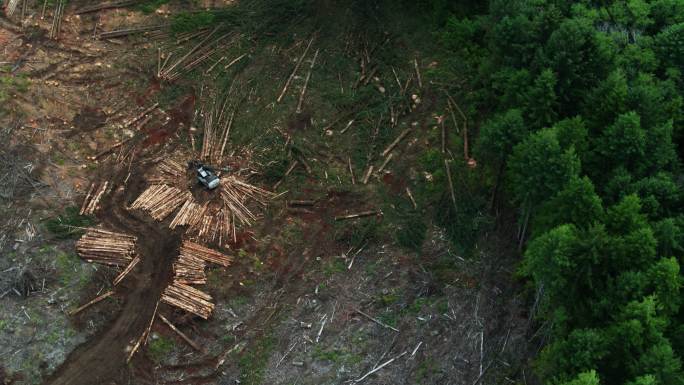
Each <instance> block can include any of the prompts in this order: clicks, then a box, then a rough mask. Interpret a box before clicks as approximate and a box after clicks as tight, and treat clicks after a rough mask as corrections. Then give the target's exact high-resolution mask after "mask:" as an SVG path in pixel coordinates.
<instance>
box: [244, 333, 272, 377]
mask: <svg viewBox="0 0 684 385" xmlns="http://www.w3.org/2000/svg"><path fill="white" fill-rule="evenodd" d="M275 343H276V339H275V337H273V336H271V335H265V336H262V337H260V338H259V339H258V340H257V341H256V342H255V343H254V344H253V345H251V346H248V348H247V349H246V350H245V351H244V352H243V353H242V357H240V359H239V361H238V366H239V368H240V383H241V384H246V385H259V384H261V383H262V381H263V378H264V374H265V373H266V364H267V363H268V359H269V357H270V356H271V352H272V351H273V349H274V348H275Z"/></svg>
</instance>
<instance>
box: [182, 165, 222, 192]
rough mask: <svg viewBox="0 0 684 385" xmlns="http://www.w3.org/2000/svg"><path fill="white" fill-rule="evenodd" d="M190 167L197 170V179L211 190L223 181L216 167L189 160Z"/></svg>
mask: <svg viewBox="0 0 684 385" xmlns="http://www.w3.org/2000/svg"><path fill="white" fill-rule="evenodd" d="M188 167H189V168H191V169H194V170H195V171H197V180H198V181H199V182H200V183H201V184H202V185H203V186H204V187H206V188H207V189H209V190H213V189H215V188H216V187H218V185H219V183H220V182H221V180H220V179H219V177H218V176H217V175H216V172H214V169H213V168H211V167H209V166H207V165H205V164H202V163H200V162H198V161H193V162H188Z"/></svg>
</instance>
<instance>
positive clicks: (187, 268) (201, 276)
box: [173, 248, 207, 285]
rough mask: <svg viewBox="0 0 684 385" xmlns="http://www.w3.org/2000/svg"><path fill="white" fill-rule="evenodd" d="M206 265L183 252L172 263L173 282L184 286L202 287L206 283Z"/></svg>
mask: <svg viewBox="0 0 684 385" xmlns="http://www.w3.org/2000/svg"><path fill="white" fill-rule="evenodd" d="M205 267H206V263H205V262H204V260H203V259H200V258H198V257H196V256H195V255H193V254H192V253H187V252H185V253H184V252H183V249H182V248H181V253H180V255H179V256H178V259H177V260H176V262H174V263H173V273H174V275H175V281H176V282H179V283H183V284H186V285H204V284H206V283H207V275H206V273H205V272H204V268H205Z"/></svg>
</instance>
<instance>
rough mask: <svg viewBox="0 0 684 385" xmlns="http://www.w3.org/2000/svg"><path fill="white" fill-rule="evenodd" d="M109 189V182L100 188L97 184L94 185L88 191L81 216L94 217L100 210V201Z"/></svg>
mask: <svg viewBox="0 0 684 385" xmlns="http://www.w3.org/2000/svg"><path fill="white" fill-rule="evenodd" d="M107 187H109V182H108V181H107V182H104V183H102V184H100V187H97V183H92V184H91V185H90V189H89V190H88V194H86V197H85V199H83V204H82V205H81V211H80V212H79V214H81V215H93V214H94V213H95V211H96V210H97V209H98V208H99V206H98V203H100V199H102V196H104V194H105V192H107Z"/></svg>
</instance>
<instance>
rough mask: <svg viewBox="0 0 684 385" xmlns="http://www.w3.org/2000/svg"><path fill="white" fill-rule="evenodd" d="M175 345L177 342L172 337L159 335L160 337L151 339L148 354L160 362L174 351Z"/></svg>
mask: <svg viewBox="0 0 684 385" xmlns="http://www.w3.org/2000/svg"><path fill="white" fill-rule="evenodd" d="M174 346H175V344H174V342H173V340H172V339H170V338H166V337H164V336H159V338H156V339H152V341H150V343H149V345H148V348H147V354H148V355H149V356H150V358H151V359H152V361H154V362H157V363H159V362H161V361H162V360H163V359H164V357H165V356H167V355H168V354H169V353H171V352H172V351H173V348H174Z"/></svg>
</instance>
